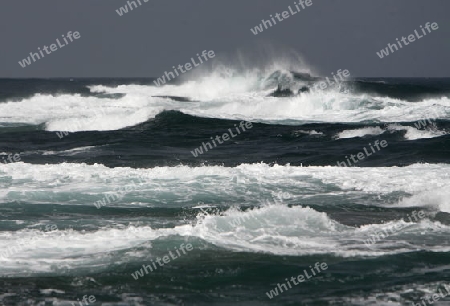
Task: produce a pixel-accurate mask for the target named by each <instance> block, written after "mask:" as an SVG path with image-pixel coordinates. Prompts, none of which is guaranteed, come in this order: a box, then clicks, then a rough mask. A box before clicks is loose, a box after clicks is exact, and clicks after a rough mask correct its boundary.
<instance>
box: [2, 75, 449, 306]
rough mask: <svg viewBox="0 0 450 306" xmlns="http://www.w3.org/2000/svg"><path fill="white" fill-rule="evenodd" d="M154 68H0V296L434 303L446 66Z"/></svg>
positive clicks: (445, 276) (442, 261)
mask: <svg viewBox="0 0 450 306" xmlns="http://www.w3.org/2000/svg"><path fill="white" fill-rule="evenodd" d="M154 80H155V79H152V78H145V79H138V78H134V79H131V78H128V79H106V78H105V79H101V78H92V79H88V78H85V79H79V78H73V79H69V78H67V79H65V78H60V79H0V305H42V306H47V305H246V306H247V305H425V306H426V305H431V303H429V302H427V299H428V301H434V305H449V304H450V298H448V297H447V295H448V291H446V288H447V286H448V285H450V265H449V264H450V257H449V252H450V240H449V238H448V237H449V235H450V215H449V213H450V202H449V198H450V190H449V186H450V164H449V162H450V160H449V153H450V136H449V133H450V78H447V79H439V78H353V79H349V80H346V81H345V82H342V83H341V84H340V85H339V86H334V87H331V88H327V89H325V90H319V91H317V90H316V91H314V92H312V91H309V89H308V88H310V86H311V85H312V84H313V83H315V82H319V81H320V80H319V79H317V78H309V77H308V76H305V75H302V74H298V75H295V74H293V73H291V72H289V71H282V70H280V71H273V73H266V74H258V73H254V74H246V75H241V76H239V75H235V76H230V75H226V76H224V75H220V74H212V75H209V76H208V77H206V78H198V79H196V80H190V81H184V82H181V81H178V82H176V83H172V84H170V85H165V86H161V87H157V86H154V84H153V81H154ZM286 80H287V81H286ZM279 84H282V87H280V88H278V89H279V90H278V92H279V93H282V94H274V92H275V90H276V89H277V85H279ZM300 88H306V89H304V90H302V92H301V93H298V94H297V90H299V89H300ZM246 124H247V125H246ZM250 125H251V127H249V126H250ZM196 149H197V150H198V151H197V152H196V151H195V150H196ZM200 151H201V153H200ZM325 267H326V268H325ZM433 294H435V295H434V296H433ZM436 296H438V297H437V298H436ZM434 299H435V300H434ZM94 300H95V301H94Z"/></svg>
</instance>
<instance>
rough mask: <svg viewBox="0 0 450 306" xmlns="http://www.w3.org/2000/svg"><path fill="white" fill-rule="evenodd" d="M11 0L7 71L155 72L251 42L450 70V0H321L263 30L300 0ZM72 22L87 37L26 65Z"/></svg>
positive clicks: (371, 72)
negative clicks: (389, 50) (394, 47)
mask: <svg viewBox="0 0 450 306" xmlns="http://www.w3.org/2000/svg"><path fill="white" fill-rule="evenodd" d="M2 2H3V3H2V4H1V6H0V39H1V43H2V48H1V55H2V56H1V58H0V77H44V78H45V77H156V76H160V75H161V74H162V73H163V72H164V71H166V70H167V71H169V70H170V69H171V67H172V66H174V65H178V64H184V63H186V62H188V61H189V59H190V58H191V57H192V56H195V54H196V53H199V52H201V51H202V50H205V49H206V50H214V51H215V53H216V54H217V57H216V58H215V59H213V60H216V59H220V57H227V58H233V57H234V56H235V55H236V52H237V51H239V50H247V57H248V60H249V63H250V62H252V61H255V60H257V61H259V62H264V61H268V60H269V59H267V58H262V57H260V54H259V52H258V51H261V50H260V48H262V46H269V48H270V49H272V50H276V51H277V52H275V53H276V55H273V54H272V55H273V56H278V57H280V58H281V57H283V54H285V53H286V52H295V53H298V54H299V55H301V57H302V58H303V59H304V60H305V61H306V62H307V63H308V65H309V66H310V67H312V68H313V69H314V70H315V71H317V72H318V73H320V74H321V75H329V74H330V73H331V72H335V71H336V70H337V69H348V70H350V71H351V73H352V76H360V77H362V76H366V77H383V76H384V77H395V76H404V77H450V60H449V58H448V57H449V55H450V19H449V16H448V15H449V13H450V1H449V0H426V1H425V0H312V2H313V5H312V6H310V7H308V8H306V9H305V10H303V11H302V12H300V13H298V14H296V15H294V16H291V17H290V18H288V19H287V20H284V21H282V22H278V24H277V25H275V26H273V27H271V28H269V29H268V30H264V31H263V32H262V33H260V34H258V35H256V36H255V35H253V34H252V33H251V31H250V28H252V27H254V26H256V25H258V24H259V23H260V22H261V19H268V18H269V15H270V14H275V13H277V12H278V13H282V12H283V11H285V10H287V8H288V6H289V5H291V7H293V6H294V0H287V1H285V0H226V1H218V0H150V1H149V2H147V3H144V0H141V3H142V6H140V7H138V8H136V9H134V10H133V11H130V12H129V13H127V14H124V15H123V16H122V17H120V16H119V15H118V14H117V13H116V11H115V10H116V9H118V8H119V7H121V6H123V5H125V4H126V3H127V1H124V0H95V1H93V0H70V1H69V0H39V1H36V0H14V1H2ZM428 21H429V22H437V23H438V25H439V29H438V30H436V31H432V32H431V33H430V34H428V35H427V36H425V37H423V38H421V39H420V40H416V41H415V42H413V43H410V45H408V46H405V47H403V48H402V49H400V50H399V51H396V52H394V53H393V54H390V55H389V56H387V57H386V58H383V59H380V58H379V57H378V56H377V55H376V52H377V51H380V50H381V49H383V48H386V46H387V44H388V43H394V42H395V38H401V36H407V35H409V34H412V33H413V32H414V30H415V29H417V30H420V25H425V23H426V22H428ZM68 31H79V32H80V34H81V38H80V39H78V40H75V41H74V42H72V43H70V44H69V45H67V46H65V47H63V48H61V49H59V50H57V51H55V52H54V53H52V54H49V55H46V56H45V58H43V59H41V60H38V61H36V62H34V63H32V64H31V65H30V66H27V67H26V68H22V67H21V66H20V65H19V64H18V61H19V60H22V59H24V58H26V57H27V56H29V53H30V52H37V48H38V47H40V48H41V49H42V47H43V46H44V45H47V46H49V45H50V44H52V43H54V42H55V41H56V38H60V37H61V35H62V34H67V32H68ZM249 50H250V51H249ZM278 52H279V53H278ZM273 53H274V52H273ZM255 57H258V58H256V59H255ZM280 58H279V59H280ZM245 60H246V58H244V61H245ZM252 64H253V62H252Z"/></svg>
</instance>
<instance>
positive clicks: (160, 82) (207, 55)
mask: <svg viewBox="0 0 450 306" xmlns="http://www.w3.org/2000/svg"><path fill="white" fill-rule="evenodd" d="M215 56H216V54H215V53H214V51H213V50H210V51H208V52H207V51H206V50H203V52H202V55H201V56H200V55H199V54H198V53H197V59H198V60H199V62H200V63H199V64H198V63H196V62H195V60H194V58H193V57H191V62H192V65H194V67H197V66H200V64H203V60H202V57H203V58H204V59H205V62H207V61H208V59H211V58H214V57H215ZM191 62H187V63H186V64H184V65H178V66H177V68H178V69H179V70H180V72H181V73H186V72H188V71H189V70H191V69H192V68H194V67H192V65H191ZM172 68H173V71H174V72H175V74H176V76H177V77H178V76H180V74H179V73H178V70H177V68H175V66H172ZM183 68H184V69H186V70H183ZM175 74H174V73H173V72H167V71H164V74H163V75H162V77H160V78H158V79H157V80H156V81H153V83H155V85H156V86H158V87H159V86H161V85H164V84H166V78H167V81H170V80H171V79H175ZM171 77H172V78H171Z"/></svg>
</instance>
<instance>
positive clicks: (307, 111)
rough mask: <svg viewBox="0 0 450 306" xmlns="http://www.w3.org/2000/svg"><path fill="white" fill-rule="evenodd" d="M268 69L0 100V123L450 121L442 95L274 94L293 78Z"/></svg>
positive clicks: (61, 126)
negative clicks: (167, 113)
mask: <svg viewBox="0 0 450 306" xmlns="http://www.w3.org/2000/svg"><path fill="white" fill-rule="evenodd" d="M272 72H273V70H272ZM270 74H271V72H268V73H267V74H264V72H261V71H247V72H244V73H241V74H235V73H228V74H227V73H223V72H218V71H214V72H213V73H211V74H208V75H206V76H202V77H199V78H197V79H194V80H188V81H186V82H185V83H183V84H180V85H165V86H161V87H156V86H143V85H120V86H118V87H115V88H111V87H106V86H100V85H98V86H90V90H91V91H92V92H106V93H111V94H114V93H115V94H117V93H120V94H125V96H123V97H120V98H118V99H110V98H104V99H103V98H96V97H82V96H80V95H79V94H75V95H69V94H64V95H59V96H51V95H42V94H37V95H35V96H33V97H31V98H27V99H24V100H22V101H20V102H7V103H0V124H12V123H14V124H19V123H20V124H33V125H37V124H45V126H46V129H47V130H48V131H69V132H76V131H90V130H101V131H105V130H116V129H121V128H124V127H128V126H134V125H137V124H139V123H142V122H144V121H146V120H149V119H151V118H154V117H155V116H156V115H157V114H158V113H160V112H161V111H163V110H178V111H181V112H183V113H186V114H190V115H194V116H200V117H208V118H222V119H235V120H250V121H255V122H263V123H269V124H280V123H282V124H303V123H308V122H344V123H345V122H346V123H355V122H412V121H418V120H423V119H427V118H433V119H438V118H440V119H450V99H448V98H444V97H442V98H433V99H426V100H423V101H420V102H414V103H410V102H408V101H402V100H397V99H392V98H387V97H371V96H368V95H365V94H355V93H353V94H352V93H348V94H344V93H341V92H339V90H338V89H331V90H327V91H323V92H320V91H319V92H315V93H302V94H301V95H298V96H296V97H291V98H274V97H268V96H267V95H268V94H269V93H271V92H272V91H273V90H275V89H276V85H275V83H277V82H278V81H280V80H279V79H280V78H289V72H284V73H281V75H278V79H277V82H271V81H270V80H271V78H272V76H271V77H268V75H270ZM288 82H289V80H288ZM154 96H182V97H187V98H190V99H192V100H194V101H197V102H189V103H186V102H176V101H172V100H171V99H166V98H155V97H154ZM408 137H409V136H408ZM411 137H412V138H413V137H415V136H414V135H412V136H411Z"/></svg>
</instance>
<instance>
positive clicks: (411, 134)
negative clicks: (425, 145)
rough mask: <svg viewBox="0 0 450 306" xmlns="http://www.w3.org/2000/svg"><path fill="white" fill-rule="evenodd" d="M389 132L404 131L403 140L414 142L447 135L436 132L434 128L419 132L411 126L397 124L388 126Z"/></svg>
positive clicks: (430, 127) (439, 131)
mask: <svg viewBox="0 0 450 306" xmlns="http://www.w3.org/2000/svg"><path fill="white" fill-rule="evenodd" d="M388 129H389V130H391V131H406V134H405V139H407V140H416V139H427V138H436V137H440V136H443V135H447V132H445V131H441V130H438V129H437V128H436V126H433V125H432V126H429V127H427V128H426V129H424V130H419V129H417V128H415V127H411V126H402V125H398V124H391V125H389V126H388Z"/></svg>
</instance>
